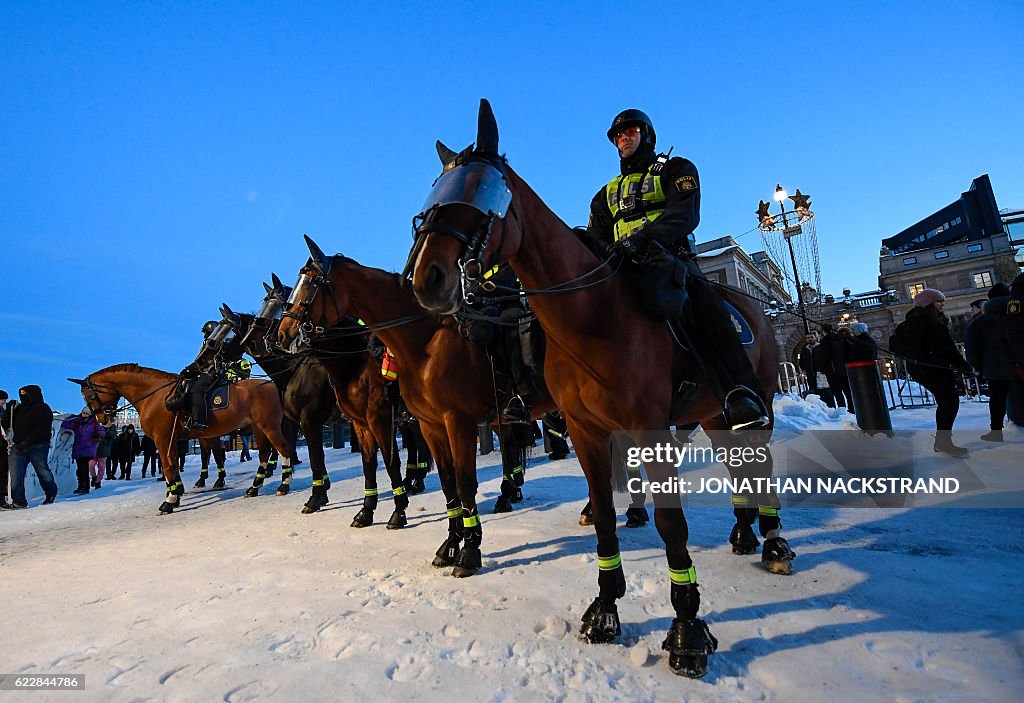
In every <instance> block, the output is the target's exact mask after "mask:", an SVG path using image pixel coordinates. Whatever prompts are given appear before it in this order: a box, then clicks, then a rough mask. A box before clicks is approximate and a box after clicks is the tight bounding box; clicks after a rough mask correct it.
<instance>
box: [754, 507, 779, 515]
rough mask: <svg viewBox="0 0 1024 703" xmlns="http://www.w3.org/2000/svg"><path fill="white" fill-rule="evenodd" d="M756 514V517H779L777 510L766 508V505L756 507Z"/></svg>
mask: <svg viewBox="0 0 1024 703" xmlns="http://www.w3.org/2000/svg"><path fill="white" fill-rule="evenodd" d="M757 514H758V515H764V516H766V517H778V516H779V511H778V509H777V508H771V507H768V506H767V505H761V506H758V508H757Z"/></svg>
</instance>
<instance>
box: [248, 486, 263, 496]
mask: <svg viewBox="0 0 1024 703" xmlns="http://www.w3.org/2000/svg"><path fill="white" fill-rule="evenodd" d="M259 494H260V489H259V488H258V487H257V486H249V488H248V489H246V491H245V497H246V498H255V497H256V496H258V495H259Z"/></svg>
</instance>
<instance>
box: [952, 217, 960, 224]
mask: <svg viewBox="0 0 1024 703" xmlns="http://www.w3.org/2000/svg"><path fill="white" fill-rule="evenodd" d="M950 224H951V225H958V224H960V218H959V217H958V218H956V219H955V220H953V221H952V222H950Z"/></svg>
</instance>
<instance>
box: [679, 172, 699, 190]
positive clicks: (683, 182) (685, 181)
mask: <svg viewBox="0 0 1024 703" xmlns="http://www.w3.org/2000/svg"><path fill="white" fill-rule="evenodd" d="M696 187H697V179H696V178H694V177H693V176H680V177H679V178H677V179H676V190H678V191H679V192H680V193H682V192H684V191H687V190H693V189H694V188H696Z"/></svg>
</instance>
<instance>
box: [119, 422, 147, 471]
mask: <svg viewBox="0 0 1024 703" xmlns="http://www.w3.org/2000/svg"><path fill="white" fill-rule="evenodd" d="M140 451H142V443H141V442H140V441H139V435H137V434H135V425H125V428H124V431H123V432H122V433H121V436H120V437H118V438H117V442H115V443H114V453H115V454H116V456H117V463H118V466H119V468H120V469H121V475H120V476H118V477H117V478H118V480H125V481H130V480H131V479H132V464H133V463H134V462H135V457H137V456H138V455H139V452H140Z"/></svg>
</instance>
